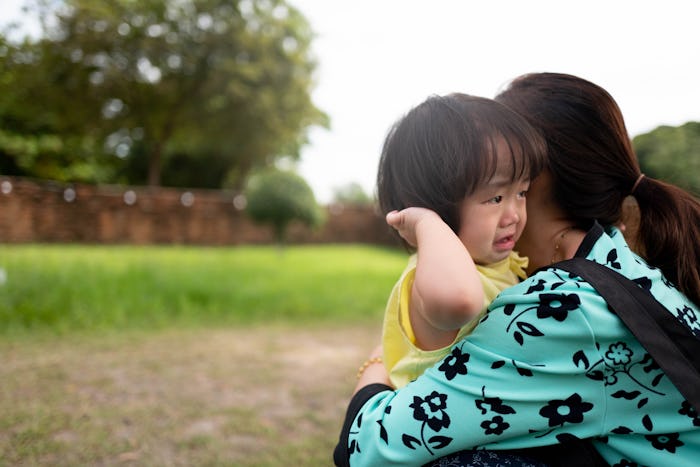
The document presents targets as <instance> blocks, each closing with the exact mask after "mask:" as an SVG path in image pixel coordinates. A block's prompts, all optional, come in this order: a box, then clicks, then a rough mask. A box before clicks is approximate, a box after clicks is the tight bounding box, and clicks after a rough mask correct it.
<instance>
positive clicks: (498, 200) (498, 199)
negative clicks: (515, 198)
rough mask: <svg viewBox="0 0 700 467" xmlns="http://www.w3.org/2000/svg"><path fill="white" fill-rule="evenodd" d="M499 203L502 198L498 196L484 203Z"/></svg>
mask: <svg viewBox="0 0 700 467" xmlns="http://www.w3.org/2000/svg"><path fill="white" fill-rule="evenodd" d="M501 201H503V196H501V195H498V196H494V197H493V198H490V199H488V200H487V201H486V202H487V203H488V204H499V203H500V202H501Z"/></svg>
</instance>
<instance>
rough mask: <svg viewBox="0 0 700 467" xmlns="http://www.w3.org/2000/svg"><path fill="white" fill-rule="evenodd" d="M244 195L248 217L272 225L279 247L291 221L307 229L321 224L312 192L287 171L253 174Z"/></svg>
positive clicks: (321, 220) (320, 216)
mask: <svg viewBox="0 0 700 467" xmlns="http://www.w3.org/2000/svg"><path fill="white" fill-rule="evenodd" d="M245 195H246V199H247V206H246V212H247V213H248V215H249V216H250V218H251V219H253V220H254V221H255V222H258V223H261V224H268V225H270V226H272V228H273V230H274V234H275V239H276V240H277V242H278V243H280V244H283V243H284V240H285V235H286V231H287V227H288V226H289V224H290V223H291V222H292V221H299V222H301V223H302V224H304V225H307V226H309V227H318V226H320V225H321V224H322V223H323V221H324V216H323V211H322V210H321V208H320V206H319V205H318V203H317V202H316V198H315V197H314V193H313V191H312V190H311V188H310V187H309V185H308V184H307V183H306V181H305V180H304V179H303V178H302V177H301V176H299V175H297V174H296V173H294V172H291V171H285V170H279V169H266V170H263V171H261V172H259V173H256V174H255V175H253V176H252V177H251V178H250V180H249V182H248V185H247V187H246V191H245Z"/></svg>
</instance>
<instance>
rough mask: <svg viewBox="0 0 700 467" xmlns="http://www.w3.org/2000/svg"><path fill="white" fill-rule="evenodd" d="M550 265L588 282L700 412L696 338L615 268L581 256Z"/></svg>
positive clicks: (699, 346) (698, 343) (699, 363)
mask: <svg viewBox="0 0 700 467" xmlns="http://www.w3.org/2000/svg"><path fill="white" fill-rule="evenodd" d="M554 267H556V268H557V269H563V270H565V271H568V272H571V273H573V274H576V275H577V276H579V277H581V278H583V279H584V280H585V281H586V282H588V283H589V284H591V286H593V288H594V289H596V291H597V292H598V293H599V294H600V296H601V297H603V298H604V299H605V301H606V302H607V303H608V308H610V310H611V311H612V312H613V313H615V314H616V315H617V316H618V317H619V318H620V319H621V320H622V322H623V323H625V325H626V326H627V327H628V328H629V330H630V331H632V334H634V335H635V337H636V338H637V339H638V340H639V342H640V343H641V344H642V346H644V348H645V349H646V350H647V352H649V354H651V356H652V358H653V359H654V361H655V362H656V363H657V364H658V365H659V366H660V367H661V369H662V370H663V372H664V373H665V374H666V376H667V377H668V378H669V379H670V380H671V382H672V383H673V384H674V385H675V386H676V388H677V389H678V391H680V393H681V394H682V395H683V397H685V399H686V400H687V401H688V402H689V403H690V404H692V406H693V407H695V409H696V410H697V411H698V412H700V339H698V338H696V337H695V336H694V335H693V334H692V332H690V330H689V329H688V328H687V327H686V326H684V325H683V324H682V323H681V322H680V321H679V320H678V319H677V318H676V317H675V316H673V315H672V314H671V313H669V311H668V310H667V309H666V308H665V307H664V306H663V305H661V304H660V303H659V302H658V301H657V300H656V299H655V298H654V297H653V296H652V295H651V294H650V293H647V292H645V291H644V290H643V289H642V288H641V287H639V286H638V285H637V284H636V283H635V282H633V281H631V280H630V279H628V278H626V277H625V276H623V275H622V274H620V273H618V272H617V271H614V270H612V269H610V268H608V267H606V266H603V265H602V264H598V263H596V262H595V261H590V260H586V259H584V258H573V259H569V260H566V261H562V262H559V263H556V264H555V265H554Z"/></svg>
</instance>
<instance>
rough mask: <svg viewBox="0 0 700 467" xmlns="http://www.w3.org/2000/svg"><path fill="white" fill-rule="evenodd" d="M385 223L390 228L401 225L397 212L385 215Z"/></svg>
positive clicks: (399, 215)
mask: <svg viewBox="0 0 700 467" xmlns="http://www.w3.org/2000/svg"><path fill="white" fill-rule="evenodd" d="M386 223H387V224H389V225H390V226H392V227H396V226H398V225H400V224H401V214H400V213H399V211H390V212H388V213H387V214H386Z"/></svg>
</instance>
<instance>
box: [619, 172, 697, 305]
mask: <svg viewBox="0 0 700 467" xmlns="http://www.w3.org/2000/svg"><path fill="white" fill-rule="evenodd" d="M632 195H633V196H634V197H635V199H636V200H637V204H638V205H639V214H640V216H639V217H640V219H639V230H638V233H637V243H638V244H639V246H640V247H641V251H640V253H641V254H642V256H643V257H644V258H645V259H646V260H647V262H648V263H649V264H650V265H652V266H655V267H657V268H659V269H660V270H661V271H662V272H663V274H664V276H666V278H667V279H668V280H670V281H671V282H673V283H674V284H676V286H677V287H678V289H679V290H680V291H681V292H683V293H684V294H685V295H686V296H687V297H688V298H689V299H690V300H691V301H692V302H693V303H695V304H697V305H700V273H699V272H698V268H699V267H700V240H699V239H700V201H699V200H698V199H697V198H695V197H693V196H692V195H691V194H690V193H688V192H686V191H684V190H682V189H681V188H679V187H677V186H675V185H671V184H669V183H665V182H662V181H660V180H655V179H652V178H649V177H643V176H642V177H641V178H639V179H638V183H637V184H636V185H635V186H634V190H633V192H632Z"/></svg>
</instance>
